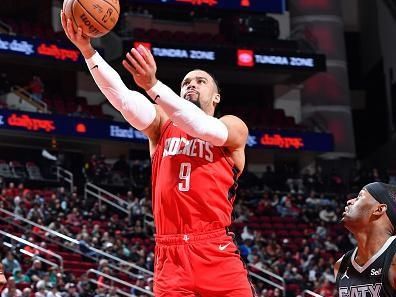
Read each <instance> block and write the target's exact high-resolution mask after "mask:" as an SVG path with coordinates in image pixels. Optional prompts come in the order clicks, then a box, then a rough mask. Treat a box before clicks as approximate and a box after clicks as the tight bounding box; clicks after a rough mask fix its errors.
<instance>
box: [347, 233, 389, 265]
mask: <svg viewBox="0 0 396 297" xmlns="http://www.w3.org/2000/svg"><path fill="white" fill-rule="evenodd" d="M353 235H354V236H355V238H356V240H357V242H358V251H357V256H356V259H355V260H356V263H358V264H359V265H364V264H365V263H366V262H367V261H368V260H369V259H371V258H372V257H373V256H374V255H375V254H376V253H377V252H378V251H379V250H380V249H381V248H382V247H383V245H384V244H385V242H386V241H387V240H388V239H389V237H391V235H390V234H389V233H388V232H387V231H386V230H385V229H384V228H371V229H369V230H364V231H361V232H357V233H354V234H353Z"/></svg>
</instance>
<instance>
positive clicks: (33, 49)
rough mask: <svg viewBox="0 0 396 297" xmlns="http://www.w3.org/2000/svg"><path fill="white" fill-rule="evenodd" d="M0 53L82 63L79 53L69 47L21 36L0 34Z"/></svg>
mask: <svg viewBox="0 0 396 297" xmlns="http://www.w3.org/2000/svg"><path fill="white" fill-rule="evenodd" d="M0 53H7V54H14V55H19V56H26V57H34V58H47V59H51V60H55V61H69V62H83V57H82V55H81V53H80V51H78V50H77V49H75V48H72V47H71V46H70V45H64V44H59V43H57V42H54V41H46V40H42V39H33V38H27V37H21V36H10V35H2V34H0Z"/></svg>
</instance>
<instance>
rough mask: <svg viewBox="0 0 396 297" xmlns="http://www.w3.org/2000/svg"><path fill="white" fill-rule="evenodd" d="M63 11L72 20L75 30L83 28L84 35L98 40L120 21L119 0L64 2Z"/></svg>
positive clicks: (76, 0) (74, 0)
mask: <svg viewBox="0 0 396 297" xmlns="http://www.w3.org/2000/svg"><path fill="white" fill-rule="evenodd" d="M63 11H64V12H65V14H66V16H67V17H68V18H70V19H71V20H72V23H73V26H74V29H77V27H78V26H79V27H81V28H82V30H83V34H85V35H87V36H89V37H91V38H97V37H101V36H103V35H105V34H107V33H109V32H110V31H111V30H112V29H113V28H114V26H115V25H116V23H117V21H118V17H119V15H120V3H119V1H118V0H64V2H63Z"/></svg>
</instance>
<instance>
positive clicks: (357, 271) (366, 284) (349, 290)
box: [337, 236, 396, 297]
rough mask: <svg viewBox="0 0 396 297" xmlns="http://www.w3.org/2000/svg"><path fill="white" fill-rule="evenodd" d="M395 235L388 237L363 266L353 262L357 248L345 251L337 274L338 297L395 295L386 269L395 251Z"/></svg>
mask: <svg viewBox="0 0 396 297" xmlns="http://www.w3.org/2000/svg"><path fill="white" fill-rule="evenodd" d="M395 238H396V236H392V237H390V238H389V239H388V240H387V241H386V242H385V244H384V245H383V246H382V248H381V249H380V250H379V251H378V252H377V253H376V254H375V255H374V256H373V257H372V258H371V259H370V260H368V261H367V263H366V264H364V266H359V265H358V264H357V263H356V262H355V258H356V254H357V248H355V249H354V250H351V251H349V252H348V253H346V254H345V255H344V256H343V258H342V261H341V265H340V269H339V270H338V274H337V289H338V294H339V297H395V296H396V290H394V289H393V288H392V286H391V284H390V283H389V277H388V271H389V267H390V265H391V263H392V259H393V256H394V254H395V252H396V240H395Z"/></svg>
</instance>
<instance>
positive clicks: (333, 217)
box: [319, 206, 338, 223]
mask: <svg viewBox="0 0 396 297" xmlns="http://www.w3.org/2000/svg"><path fill="white" fill-rule="evenodd" d="M319 218H320V219H321V220H322V221H324V222H326V223H335V222H337V221H338V217H337V214H336V213H335V211H334V209H333V208H332V207H331V206H327V207H326V208H324V209H322V210H321V211H320V212H319Z"/></svg>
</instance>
